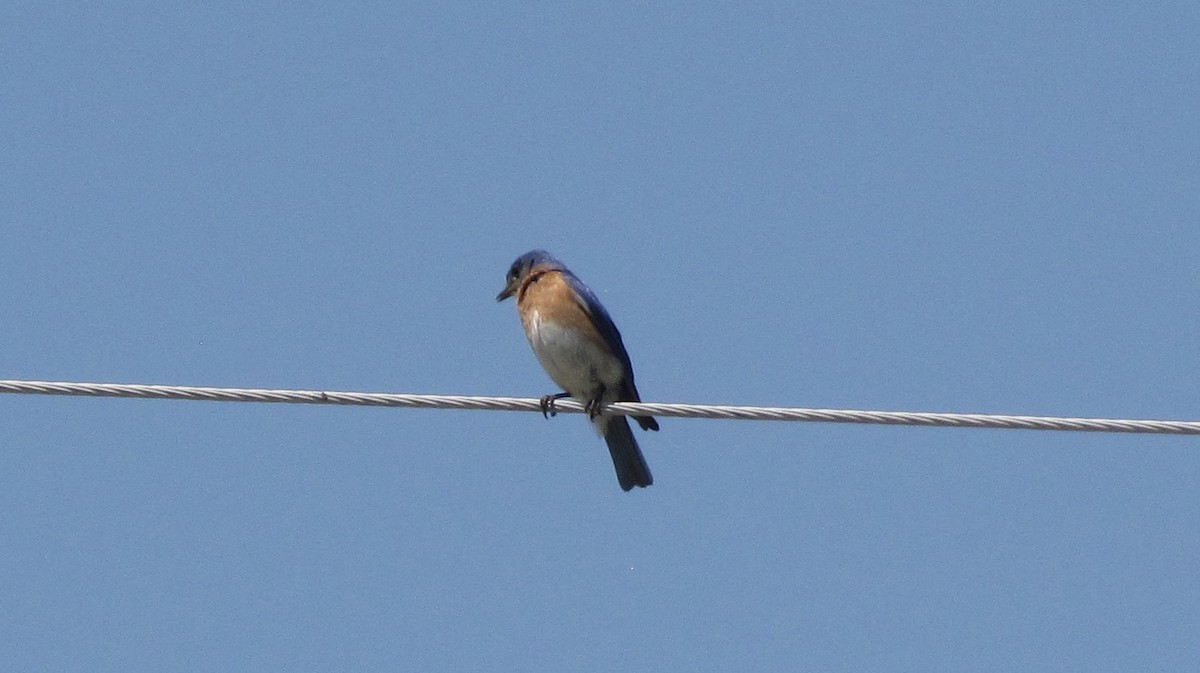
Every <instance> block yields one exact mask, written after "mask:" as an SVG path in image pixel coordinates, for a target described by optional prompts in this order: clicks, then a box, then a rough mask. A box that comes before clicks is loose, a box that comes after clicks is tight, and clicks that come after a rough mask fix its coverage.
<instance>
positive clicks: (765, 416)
mask: <svg viewBox="0 0 1200 673" xmlns="http://www.w3.org/2000/svg"><path fill="white" fill-rule="evenodd" d="M0 393H13V394H19V395H74V396H84V397H138V398H146V399H163V400H198V401H208V402H267V403H276V404H341V405H355V406H368V407H406V408H416V409H460V410H485V411H536V412H541V411H542V406H541V401H540V400H537V399H530V398H521V397H467V396H460V395H400V394H392V393H355V392H328V391H320V390H264V389H254V388H199V387H194V386H153V385H136V384H124V383H67V382H60V381H5V380H0ZM555 410H557V411H559V412H562V413H569V414H580V413H585V412H584V409H583V405H581V404H580V403H579V402H576V401H574V400H569V399H564V400H560V401H558V402H556V403H555ZM605 411H606V412H607V413H612V414H617V415H624V416H646V415H652V416H668V417H676V418H716V419H725V420H743V421H809V422H820V423H869V424H875V425H920V426H934V427H957V428H997V429H1010V430H1063V431H1073V432H1125V433H1150V434H1166V435H1200V421H1151V420H1129V419H1110V418H1059V417H1052V416H996V415H990V414H944V413H914V412H905V411H855V410H843V409H800V408H787V407H730V406H712V405H702V404H651V403H645V402H639V403H633V402H614V403H613V404H610V405H608V406H606V407H605Z"/></svg>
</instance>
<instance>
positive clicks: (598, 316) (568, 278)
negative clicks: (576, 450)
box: [496, 250, 658, 491]
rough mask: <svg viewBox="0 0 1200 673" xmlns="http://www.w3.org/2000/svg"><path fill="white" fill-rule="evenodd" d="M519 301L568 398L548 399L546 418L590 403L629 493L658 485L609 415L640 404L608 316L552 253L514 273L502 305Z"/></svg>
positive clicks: (540, 355)
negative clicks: (557, 407) (564, 401)
mask: <svg viewBox="0 0 1200 673" xmlns="http://www.w3.org/2000/svg"><path fill="white" fill-rule="evenodd" d="M513 295H516V297H517V314H518V315H520V317H521V325H522V326H523V327H524V328H525V336H526V337H527V338H528V339H529V345H530V346H531V347H533V354H534V355H536V356H537V359H538V362H541V363H542V368H543V369H545V370H546V373H547V374H549V375H550V378H551V379H552V380H553V381H554V382H555V383H556V384H558V385H559V386H560V387H561V388H562V389H563V390H564V391H566V392H562V393H558V394H556V395H547V396H545V397H543V398H542V413H543V415H544V414H545V413H547V412H550V413H553V410H554V400H556V399H560V398H563V397H568V396H569V397H574V398H575V399H577V400H579V401H581V402H583V403H584V406H585V407H586V408H587V412H588V416H589V417H590V418H591V420H592V423H593V424H594V425H595V426H596V432H597V433H599V434H600V435H602V436H603V437H604V441H605V443H607V444H608V452H609V453H610V454H612V461H613V467H614V468H616V470H617V481H618V482H620V484H621V488H622V489H623V490H626V491H628V490H630V489H631V488H633V487H634V486H649V485H650V484H652V483H654V478H653V477H651V476H650V467H649V466H647V465H646V459H645V457H643V456H642V450H641V449H640V448H638V444H637V440H635V439H634V438H633V431H632V430H630V428H629V422H628V421H627V420H626V419H625V417H624V416H608V415H605V414H603V410H604V405H606V404H608V403H610V402H616V401H623V402H640V401H641V399H640V398H639V397H638V391H637V386H635V385H634V384H633V365H632V364H630V362H629V354H628V353H626V352H625V344H624V343H623V342H622V341H621V333H620V332H618V331H617V326H616V325H614V324H613V321H612V318H610V317H609V316H608V311H605V310H604V306H602V305H601V304H600V300H599V299H597V298H596V295H594V294H592V291H591V290H590V289H589V288H588V286H587V285H584V284H583V281H581V280H579V279H578V278H576V277H575V274H573V273H571V270H570V269H568V268H567V267H566V265H564V264H563V263H562V262H560V261H558V260H557V259H555V258H554V257H553V256H552V255H551V254H550V253H548V252H546V251H545V250H533V251H531V252H527V253H525V254H524V255H521V256H520V257H518V258H517V261H515V262H513V264H512V267H510V268H509V270H508V277H507V284H506V285H505V286H504V290H502V291H501V292H500V294H498V295H497V296H496V301H504V300H505V299H508V298H509V297H511V296H513ZM633 418H634V420H636V421H637V423H638V425H640V426H641V427H642V429H643V430H657V429H658V421H655V420H654V419H653V418H651V417H650V416H634V417H633Z"/></svg>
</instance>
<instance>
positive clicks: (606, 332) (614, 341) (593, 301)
mask: <svg viewBox="0 0 1200 673" xmlns="http://www.w3.org/2000/svg"><path fill="white" fill-rule="evenodd" d="M562 275H563V278H564V279H566V281H567V285H568V286H570V288H571V289H572V290H574V291H575V294H577V295H579V298H580V299H582V300H583V301H582V303H583V305H584V307H586V308H587V313H588V317H590V318H591V319H592V324H593V325H595V326H596V331H597V332H599V333H600V336H602V337H604V341H605V342H606V343H608V347H609V348H610V349H612V352H613V354H614V355H616V356H617V358H619V359H620V360H621V364H622V365H623V366H624V367H625V380H626V381H628V382H629V383H630V384H632V383H633V363H632V362H630V361H629V353H627V352H625V342H624V341H622V340H621V333H620V332H619V331H617V326H616V325H615V324H613V321H612V318H611V317H610V316H609V315H608V311H606V310H604V305H603V304H601V303H600V300H599V299H597V298H596V295H595V294H593V293H592V289H591V288H589V287H588V286H587V285H585V284H584V283H583V281H582V280H579V279H578V278H576V277H575V274H573V273H571V272H570V271H565V270H564V271H563V272H562ZM630 387H631V388H632V387H633V386H632V385H630Z"/></svg>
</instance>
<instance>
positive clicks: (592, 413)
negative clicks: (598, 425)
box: [583, 397, 604, 421]
mask: <svg viewBox="0 0 1200 673" xmlns="http://www.w3.org/2000/svg"><path fill="white" fill-rule="evenodd" d="M583 410H584V411H586V412H587V415H588V419H589V420H593V421H594V420H596V417H597V416H599V415H600V414H602V413H604V402H602V401H600V398H599V397H597V398H596V399H594V400H588V402H587V404H585V405H583Z"/></svg>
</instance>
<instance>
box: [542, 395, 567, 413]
mask: <svg viewBox="0 0 1200 673" xmlns="http://www.w3.org/2000/svg"><path fill="white" fill-rule="evenodd" d="M570 396H571V393H555V394H553V395H546V396H544V397H542V399H541V401H540V402H539V404H540V405H541V407H542V418H550V417H551V416H557V415H558V411H556V410H555V409H554V402H555V401H556V400H561V399H562V398H564V397H570Z"/></svg>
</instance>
